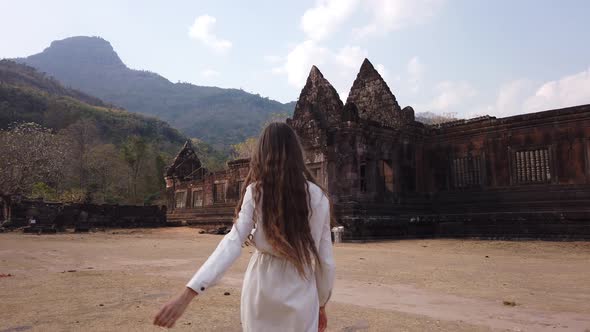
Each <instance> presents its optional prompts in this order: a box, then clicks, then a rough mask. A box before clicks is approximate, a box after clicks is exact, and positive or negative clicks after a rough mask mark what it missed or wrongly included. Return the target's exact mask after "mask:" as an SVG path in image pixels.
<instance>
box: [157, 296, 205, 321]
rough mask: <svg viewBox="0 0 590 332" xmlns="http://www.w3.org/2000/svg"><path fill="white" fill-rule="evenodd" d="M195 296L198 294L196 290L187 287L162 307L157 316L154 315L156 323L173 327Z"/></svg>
mask: <svg viewBox="0 0 590 332" xmlns="http://www.w3.org/2000/svg"><path fill="white" fill-rule="evenodd" d="M195 296H197V293H196V292H195V291H194V290H192V289H190V288H188V287H187V288H185V289H184V292H182V293H181V294H180V295H178V296H177V297H176V298H174V299H172V300H171V301H170V302H168V303H166V304H165V305H164V306H163V307H162V309H160V311H159V312H158V314H156V317H154V325H156V326H161V327H167V328H170V327H173V326H174V323H176V320H177V319H178V318H180V316H182V314H183V313H184V311H185V310H186V307H187V306H188V305H189V303H191V301H192V299H193V298H194V297H195Z"/></svg>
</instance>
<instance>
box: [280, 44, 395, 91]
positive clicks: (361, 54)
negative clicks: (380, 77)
mask: <svg viewBox="0 0 590 332" xmlns="http://www.w3.org/2000/svg"><path fill="white" fill-rule="evenodd" d="M367 56H368V52H367V51H366V50H364V49H362V48H360V47H358V46H345V47H343V48H341V49H339V50H338V51H336V52H333V51H331V50H330V49H328V48H326V47H323V46H321V45H320V44H319V43H318V42H316V41H314V40H306V41H304V42H302V43H300V44H298V45H296V46H295V47H293V49H292V50H291V52H289V54H288V55H287V56H286V57H285V63H284V64H283V65H282V66H278V67H275V68H273V69H272V72H273V73H274V74H285V75H286V76H287V80H288V82H289V84H290V85H292V86H294V87H296V88H302V87H303V86H304V85H305V81H306V80H307V75H308V74H309V70H310V69H311V66H312V65H316V66H317V67H318V68H319V69H320V70H321V71H322V73H324V75H325V76H326V77H327V78H328V77H329V78H328V80H329V81H330V83H332V85H334V87H335V88H336V91H339V92H338V93H339V95H340V98H343V99H345V98H346V96H347V95H348V93H346V94H343V93H342V91H348V89H350V86H351V85H352V82H353V81H354V78H355V77H356V74H357V73H358V70H359V68H360V66H361V64H362V62H363V59H364V58H366V57H367ZM377 70H379V72H380V73H382V74H383V73H384V72H385V67H384V66H383V65H378V66H377Z"/></svg>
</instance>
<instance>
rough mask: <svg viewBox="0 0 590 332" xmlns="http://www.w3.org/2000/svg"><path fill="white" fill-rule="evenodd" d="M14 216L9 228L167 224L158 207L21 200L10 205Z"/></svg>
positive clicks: (83, 228) (81, 228)
mask: <svg viewBox="0 0 590 332" xmlns="http://www.w3.org/2000/svg"><path fill="white" fill-rule="evenodd" d="M11 210H12V217H11V220H10V223H8V224H5V225H4V226H5V227H8V228H18V227H23V226H29V219H30V218H31V217H32V218H34V219H35V221H36V223H35V227H34V228H39V229H43V230H48V229H55V230H57V231H59V230H63V229H66V228H76V229H80V230H87V229H90V228H131V227H159V226H165V225H166V207H160V206H156V205H151V206H135V205H113V204H101V205H97V204H65V203H53V202H44V201H40V200H22V201H20V202H19V203H16V204H13V205H12V206H11Z"/></svg>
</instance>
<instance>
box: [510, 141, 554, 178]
mask: <svg viewBox="0 0 590 332" xmlns="http://www.w3.org/2000/svg"><path fill="white" fill-rule="evenodd" d="M550 159H551V158H550V155H549V149H548V148H542V149H536V150H526V151H517V152H515V153H514V154H513V163H512V174H513V179H514V182H515V183H516V184H530V183H547V182H551V178H552V176H551V173H552V170H551V162H550Z"/></svg>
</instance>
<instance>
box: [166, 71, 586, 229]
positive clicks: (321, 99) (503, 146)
mask: <svg viewBox="0 0 590 332" xmlns="http://www.w3.org/2000/svg"><path fill="white" fill-rule="evenodd" d="M287 123H288V124H289V125H290V126H291V127H292V128H293V129H294V130H295V131H296V132H297V133H298V135H299V136H300V138H301V141H302V144H303V147H304V149H305V158H306V163H307V166H308V168H309V169H310V171H311V173H312V174H314V175H315V176H316V177H317V178H318V180H319V182H320V183H322V184H324V186H325V187H326V188H327V189H328V191H329V193H330V196H331V200H332V202H333V203H334V215H335V219H336V221H337V222H338V223H340V224H342V225H344V226H345V234H344V238H345V239H348V240H357V239H361V240H363V239H382V238H399V237H426V236H428V237H435V236H454V237H466V236H470V237H484V238H545V239H579V238H590V105H581V106H576V107H570V108H565V109H559V110H551V111H545V112H539V113H533V114H525V115H518V116H513V117H508V118H502V119H496V118H494V117H490V116H485V117H480V118H476V119H471V120H459V121H454V122H452V123H446V124H442V125H434V126H429V125H424V124H422V123H419V122H416V121H415V120H414V110H413V109H412V107H409V106H408V107H405V108H404V109H401V108H400V106H399V104H398V102H397V100H396V98H395V96H394V95H393V93H392V92H391V91H390V89H389V87H388V86H387V84H386V83H385V82H384V81H383V79H382V77H381V76H380V75H379V73H378V72H377V71H376V70H375V68H374V67H373V66H372V65H371V63H370V62H369V61H368V60H365V62H363V64H362V66H361V69H360V72H359V74H358V76H357V79H356V80H355V82H354V84H353V86H352V88H351V91H350V94H349V96H348V99H347V102H346V104H345V105H342V101H341V100H340V97H339V96H338V94H337V93H336V90H335V89H334V88H333V87H332V85H331V84H330V83H329V82H328V81H327V80H326V79H325V78H324V76H323V75H322V74H321V72H320V71H319V70H318V69H317V68H316V67H315V66H314V67H312V69H311V71H310V74H309V77H308V79H307V82H306V85H305V87H304V88H303V89H302V91H301V95H300V96H299V99H298V102H297V104H296V106H295V112H294V115H293V118H292V119H288V120H287ZM185 148H186V146H185ZM181 155H182V156H189V157H187V158H188V159H187V161H186V162H185V161H183V160H180V159H178V160H175V162H174V163H173V165H172V168H171V169H169V172H168V173H167V177H166V180H167V183H168V184H169V188H168V196H169V197H170V202H171V204H169V219H170V220H171V221H184V222H187V223H190V224H197V225H201V226H203V225H205V226H207V225H209V226H211V227H213V226H216V225H220V224H224V225H229V224H230V223H231V221H232V218H233V209H234V207H235V204H236V201H237V199H238V197H239V196H238V195H237V191H236V190H234V189H233V188H236V184H237V183H238V181H239V180H240V179H243V178H244V177H245V175H246V174H247V170H248V164H247V161H238V162H234V163H230V164H229V165H228V168H227V169H226V170H224V171H222V172H215V173H209V172H206V171H204V170H201V171H199V172H195V171H191V173H190V174H188V175H187V172H189V171H188V169H191V170H192V169H194V168H195V167H196V166H195V165H197V164H198V165H200V162H198V161H195V160H192V159H191V158H192V157H190V156H192V155H193V154H191V153H190V151H188V152H187V151H185V152H183V153H182V151H181V154H179V156H181ZM179 158H180V157H179ZM183 165H185V166H183ZM186 165H192V166H190V167H189V166H186ZM182 167H184V168H182ZM173 168H174V169H173ZM183 169H186V170H183ZM216 183H217V184H218V183H225V184H226V185H225V187H224V191H225V195H226V196H225V198H224V200H223V201H219V202H217V201H215V200H213V199H212V197H213V196H214V193H215V189H214V187H215V184H216ZM195 186H201V187H202V188H203V192H204V193H205V199H204V202H205V203H204V205H203V206H198V207H197V206H188V204H189V203H190V197H191V196H190V192H192V190H193V189H194V188H195ZM182 190H186V192H187V195H185V196H182V197H183V200H184V201H185V204H181V205H183V207H182V208H175V207H173V206H174V204H175V202H174V197H176V196H175V195H176V193H177V192H179V191H182ZM179 197H180V196H179ZM208 197H209V198H208ZM171 206H172V208H170V207H171Z"/></svg>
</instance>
